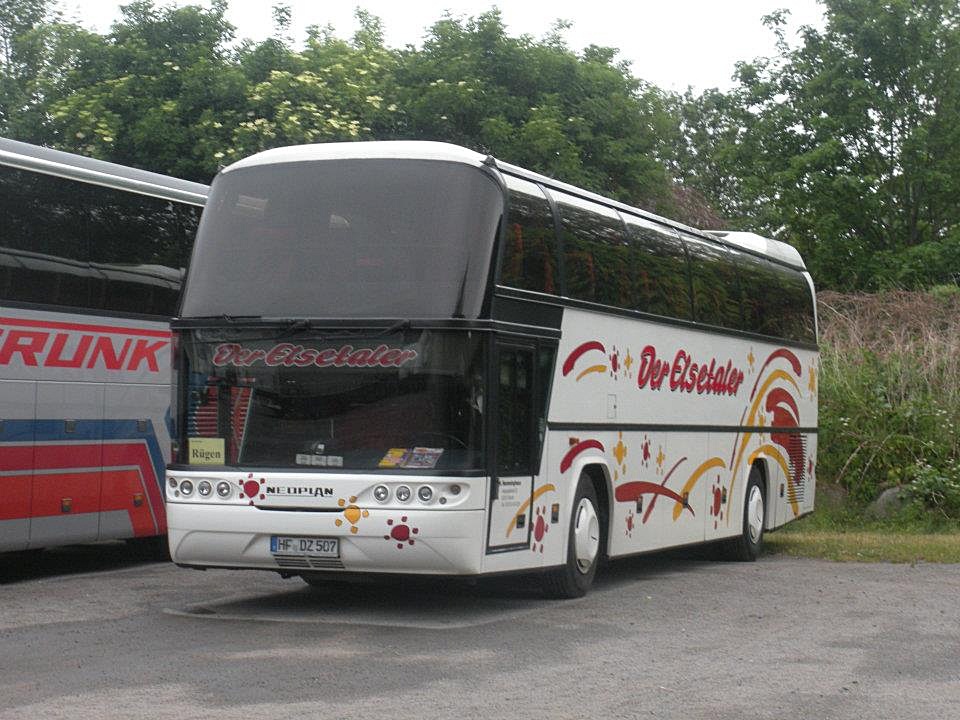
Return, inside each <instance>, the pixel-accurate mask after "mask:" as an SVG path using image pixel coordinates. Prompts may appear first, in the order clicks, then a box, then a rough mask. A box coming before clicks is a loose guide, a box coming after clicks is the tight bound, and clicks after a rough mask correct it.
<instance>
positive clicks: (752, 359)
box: [747, 348, 757, 370]
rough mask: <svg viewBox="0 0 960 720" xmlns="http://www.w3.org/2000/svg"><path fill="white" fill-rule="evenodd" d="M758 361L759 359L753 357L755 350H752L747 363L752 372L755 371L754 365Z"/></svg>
mask: <svg viewBox="0 0 960 720" xmlns="http://www.w3.org/2000/svg"><path fill="white" fill-rule="evenodd" d="M756 361H757V359H756V358H755V357H754V356H753V348H750V354H749V355H747V363H749V365H750V369H751V370H753V364H754V363H755V362H756Z"/></svg>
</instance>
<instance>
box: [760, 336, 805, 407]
mask: <svg viewBox="0 0 960 720" xmlns="http://www.w3.org/2000/svg"><path fill="white" fill-rule="evenodd" d="M778 358H783V359H784V360H786V361H787V362H789V363H790V367H792V368H793V374H794V375H796V376H797V377H800V359H799V358H798V357H797V356H796V355H794V354H793V353H792V352H790V351H789V350H787V349H786V348H780V349H779V350H774V351H773V352H772V353H770V357H768V358H767V361H766V362H765V363H764V364H763V367H762V368H760V372H759V373H757V381H756V382H755V383H754V384H753V390H752V391H751V392H750V399H751V400H753V396H754V395H756V394H757V386H758V385H760V380H761V379H762V378H763V371H764V370H766V369H767V366H768V365H769V364H770V363H772V362H773V361H774V360H776V359H778Z"/></svg>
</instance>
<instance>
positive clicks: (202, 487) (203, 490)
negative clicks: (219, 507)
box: [197, 480, 213, 498]
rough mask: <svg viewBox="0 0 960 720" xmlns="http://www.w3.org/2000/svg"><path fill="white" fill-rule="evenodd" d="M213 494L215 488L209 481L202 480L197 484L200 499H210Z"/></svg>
mask: <svg viewBox="0 0 960 720" xmlns="http://www.w3.org/2000/svg"><path fill="white" fill-rule="evenodd" d="M212 492H213V486H212V485H211V484H210V483H209V482H208V481H207V480H201V481H200V482H198V483H197V495H199V496H200V497H204V498H205V497H210V493H212Z"/></svg>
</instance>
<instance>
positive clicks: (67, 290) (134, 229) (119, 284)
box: [0, 167, 200, 317]
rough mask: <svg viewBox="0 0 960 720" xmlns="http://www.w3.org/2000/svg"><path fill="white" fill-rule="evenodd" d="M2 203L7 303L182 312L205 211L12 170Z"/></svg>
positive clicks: (4, 179) (1, 289) (2, 183)
mask: <svg viewBox="0 0 960 720" xmlns="http://www.w3.org/2000/svg"><path fill="white" fill-rule="evenodd" d="M0 197H2V198H3V200H2V202H3V212H2V213H0V238H2V239H0V243H2V246H3V247H2V248H0V267H2V268H4V269H3V271H2V272H3V275H2V277H0V297H3V298H4V299H8V300H16V301H20V302H25V303H36V304H43V305H54V306H67V307H75V308H93V309H103V310H114V311H120V312H130V313H137V314H144V315H157V316H161V317H172V316H173V315H175V314H176V312H177V301H178V298H179V295H180V284H181V282H182V279H183V269H184V268H185V266H186V263H187V257H188V256H189V252H190V246H191V245H192V244H193V236H194V234H195V233H196V229H197V223H198V221H199V216H200V209H199V208H195V207H193V206H189V205H183V204H181V203H173V202H170V201H169V200H161V199H159V198H153V197H147V196H145V195H139V194H136V193H131V192H124V191H122V190H114V189H110V188H105V187H100V186H94V185H88V184H86V183H81V182H77V181H74V180H67V179H65V178H59V177H53V176H50V175H41V174H38V173H31V172H27V171H24V170H15V169H12V168H8V167H0ZM7 268H9V269H7Z"/></svg>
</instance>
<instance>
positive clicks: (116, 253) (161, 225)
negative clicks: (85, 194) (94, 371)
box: [86, 188, 200, 316]
mask: <svg viewBox="0 0 960 720" xmlns="http://www.w3.org/2000/svg"><path fill="white" fill-rule="evenodd" d="M87 189H88V190H93V189H92V188H87ZM94 192H95V197H96V199H97V204H95V205H93V206H92V207H91V208H90V211H89V213H88V215H87V218H86V220H87V232H88V234H89V238H90V260H91V264H92V267H94V268H95V269H96V270H98V271H99V273H100V275H101V276H102V278H103V279H102V288H103V294H102V296H101V297H100V298H96V297H95V298H94V301H95V302H96V306H97V307H102V308H104V309H107V310H118V311H122V312H132V313H137V312H139V313H148V314H152V315H165V316H173V315H174V314H176V311H177V301H178V299H179V296H180V284H181V282H182V279H183V272H184V269H185V268H186V266H187V258H188V257H189V251H190V246H191V245H192V243H193V237H194V235H195V234H196V231H197V224H198V222H199V219H200V208H197V207H193V206H190V205H183V204H181V203H173V202H170V201H168V200H161V199H159V198H152V197H146V196H144V195H137V194H134V193H124V192H119V191H116V190H104V189H102V188H101V189H97V190H95V191H94ZM91 200H93V198H91ZM97 301H99V302H97Z"/></svg>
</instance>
